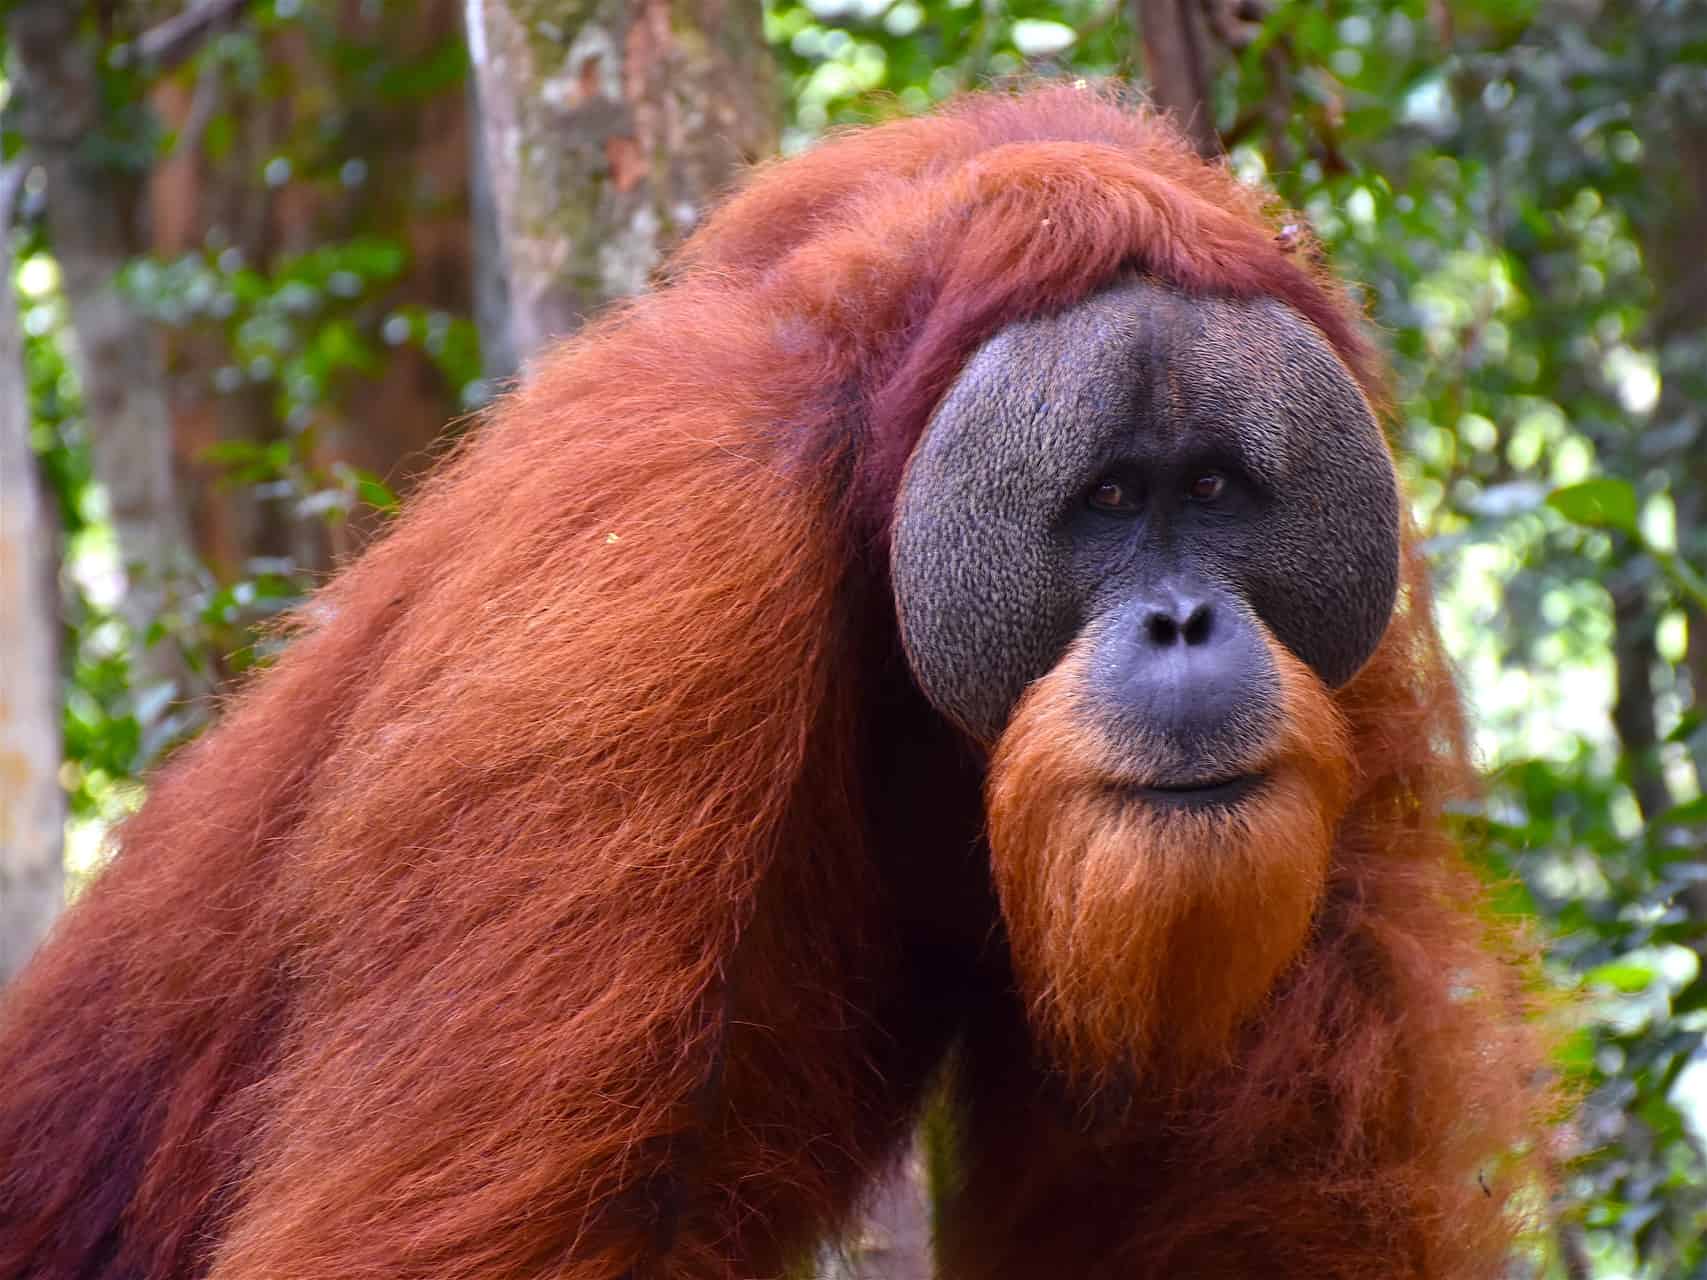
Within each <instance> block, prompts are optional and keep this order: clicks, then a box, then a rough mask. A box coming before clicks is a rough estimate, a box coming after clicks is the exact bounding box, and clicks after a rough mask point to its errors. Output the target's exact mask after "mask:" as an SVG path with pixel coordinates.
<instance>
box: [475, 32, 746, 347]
mask: <svg viewBox="0 0 1707 1280" xmlns="http://www.w3.org/2000/svg"><path fill="white" fill-rule="evenodd" d="M760 19H761V13H760V6H758V5H756V4H740V3H732V2H731V0H592V2H591V3H588V2H587V0H574V2H573V3H571V2H570V0H468V12H467V21H468V46H469V53H470V57H471V59H472V61H473V65H474V73H475V84H476V89H477V92H478V94H479V108H480V115H481V122H482V123H481V128H482V131H483V134H484V138H483V141H484V153H485V157H486V161H487V163H488V165H489V166H490V168H491V172H490V179H491V193H492V199H493V205H494V208H495V211H496V215H497V223H498V239H499V244H500V246H501V248H502V259H503V261H504V263H505V265H506V268H507V270H506V274H507V276H508V288H509V307H508V328H509V332H508V333H507V334H488V335H487V340H488V341H489V342H491V343H492V344H493V347H494V349H495V350H505V349H508V350H511V351H514V352H515V353H516V356H517V357H518V358H519V359H520V360H522V361H526V360H527V359H528V357H529V355H530V354H531V353H532V352H534V351H536V350H537V349H538V348H539V347H540V345H541V344H542V343H544V342H545V341H546V340H547V339H548V338H551V337H553V336H556V335H560V334H567V333H571V332H573V331H574V330H575V329H576V328H577V327H578V326H579V325H580V323H581V322H582V321H583V320H584V319H585V318H586V316H587V314H588V313H589V312H590V311H592V310H593V309H594V308H595V307H597V306H599V305H600V304H602V303H604V302H607V301H609V300H610V299H612V298H620V297H625V296H627V295H630V294H634V293H638V292H640V291H641V290H642V289H644V288H645V287H646V284H647V281H648V278H649V276H650V274H651V272H652V269H653V268H654V267H655V266H656V265H657V263H658V260H659V258H660V256H661V255H662V253H663V251H664V250H666V249H667V248H668V247H669V246H671V245H673V244H674V243H676V242H677V241H678V240H679V239H680V238H681V237H682V236H683V235H684V234H685V233H686V232H687V231H688V230H689V229H690V228H691V227H692V226H693V224H694V222H695V221H696V220H697V219H698V218H699V216H700V214H701V213H702V212H703V211H704V209H705V206H706V203H707V201H708V200H709V199H710V198H711V197H712V196H713V195H715V194H716V193H717V192H718V191H719V190H720V189H721V188H722V187H724V186H725V185H727V184H728V182H729V181H730V179H731V178H732V177H733V175H734V174H735V172H736V171H737V169H738V167H739V166H740V165H741V164H742V163H744V162H746V161H750V160H753V159H757V158H758V157H760V156H764V155H768V154H769V153H770V152H771V150H772V149H773V147H774V146H775V141H776V114H777V113H776V110H775V103H774V101H773V94H772V89H771V84H772V77H771V72H770V56H769V50H768V49H767V48H766V46H765V42H764V32H763V29H762V25H761V20H760Z"/></svg>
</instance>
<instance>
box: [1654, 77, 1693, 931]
mask: <svg viewBox="0 0 1707 1280" xmlns="http://www.w3.org/2000/svg"><path fill="white" fill-rule="evenodd" d="M1686 102H1687V103H1689V104H1690V105H1692V106H1693V105H1694V104H1695V99H1693V98H1688V99H1686ZM1668 115H1669V117H1670V118H1668V119H1665V120H1663V121H1662V122H1661V124H1662V127H1661V128H1659V129H1656V130H1654V131H1653V133H1654V134H1657V136H1650V137H1648V138H1646V139H1644V142H1645V143H1646V146H1645V148H1644V151H1645V154H1646V155H1647V156H1649V157H1650V160H1649V164H1648V170H1649V180H1650V183H1651V189H1652V190H1653V191H1654V192H1656V193H1663V195H1657V196H1656V197H1655V198H1654V200H1653V206H1652V213H1653V217H1652V219H1651V221H1649V222H1648V224H1647V225H1645V226H1644V227H1643V228H1642V247H1643V250H1644V253H1645V255H1646V257H1647V259H1648V264H1649V278H1650V279H1652V281H1653V283H1654V292H1655V307H1654V311H1653V320H1652V331H1651V332H1650V334H1649V340H1650V342H1651V343H1652V345H1653V346H1654V348H1655V350H1657V351H1658V352H1659V353H1660V357H1661V362H1662V365H1661V367H1662V369H1663V371H1664V376H1663V379H1662V381H1661V383H1660V387H1661V390H1660V401H1659V411H1658V413H1657V414H1656V415H1655V420H1656V421H1657V422H1659V423H1663V424H1666V425H1667V426H1668V427H1673V428H1675V426H1676V425H1677V424H1682V423H1690V422H1692V423H1693V432H1692V433H1691V434H1687V435H1684V436H1680V437H1679V438H1680V440H1681V447H1680V449H1679V451H1678V454H1677V456H1674V457H1672V458H1668V459H1664V460H1663V461H1664V462H1665V463H1666V464H1667V465H1668V466H1669V467H1672V468H1676V471H1675V475H1676V480H1675V481H1674V483H1673V485H1672V494H1673V496H1674V501H1675V503H1676V508H1677V547H1678V551H1679V552H1680V553H1681V554H1682V555H1683V556H1684V558H1685V559H1687V560H1688V561H1689V562H1690V563H1691V564H1692V565H1694V566H1695V567H1697V568H1700V567H1703V566H1707V412H1704V411H1703V408H1702V404H1703V400H1702V396H1703V393H1704V391H1707V383H1704V379H1703V375H1702V372H1701V355H1702V350H1703V346H1704V341H1703V337H1702V325H1701V317H1702V315H1703V314H1707V312H1704V310H1703V309H1704V308H1707V256H1704V255H1703V253H1702V250H1701V246H1702V244H1703V243H1707V124H1704V123H1703V121H1702V117H1701V115H1700V112H1699V110H1698V109H1695V110H1693V111H1691V110H1690V109H1689V107H1687V106H1674V107H1673V108H1672V110H1671V111H1670V112H1669V113H1668ZM1650 465H1651V464H1650ZM1686 616H1687V618H1688V624H1689V651H1688V656H1687V658H1686V660H1685V669H1686V671H1687V672H1688V674H1689V686H1690V696H1691V705H1692V707H1693V709H1694V710H1695V711H1697V712H1698V713H1701V714H1704V715H1707V609H1702V608H1701V607H1700V605H1699V604H1697V603H1694V602H1689V603H1687V604H1686ZM1693 763H1694V765H1695V772H1696V780H1697V785H1698V786H1700V787H1702V788H1703V789H1704V790H1707V737H1704V738H1702V739H1700V740H1698V745H1697V747H1696V751H1695V755H1694V760H1693ZM1680 897H1681V898H1682V900H1683V906H1684V908H1685V909H1686V910H1687V911H1688V912H1689V916H1690V919H1691V921H1692V922H1693V923H1694V925H1695V927H1696V929H1695V944H1694V945H1695V950H1696V952H1697V954H1699V955H1701V956H1702V957H1703V958H1704V959H1707V882H1697V883H1695V884H1692V885H1690V886H1689V887H1688V888H1687V889H1685V890H1684V891H1683V893H1682V894H1681V895H1680Z"/></svg>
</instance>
